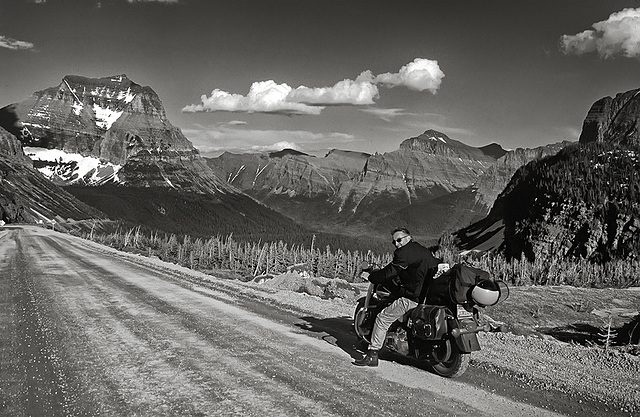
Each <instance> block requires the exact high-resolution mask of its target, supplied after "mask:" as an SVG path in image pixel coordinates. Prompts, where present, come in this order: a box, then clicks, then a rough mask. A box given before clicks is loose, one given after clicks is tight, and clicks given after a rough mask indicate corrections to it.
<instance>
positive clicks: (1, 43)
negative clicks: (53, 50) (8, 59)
mask: <svg viewBox="0 0 640 417" xmlns="http://www.w3.org/2000/svg"><path fill="white" fill-rule="evenodd" d="M0 47H1V48H7V49H33V44H32V43H31V42H25V41H19V40H17V39H12V38H9V37H7V36H2V35H0Z"/></svg>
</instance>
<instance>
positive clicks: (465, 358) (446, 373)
mask: <svg viewBox="0 0 640 417" xmlns="http://www.w3.org/2000/svg"><path fill="white" fill-rule="evenodd" d="M437 354H441V355H442V356H441V357H443V358H444V360H441V361H438V362H436V363H434V364H432V365H431V368H432V369H433V371H434V372H435V373H436V374H438V375H440V376H443V377H445V378H457V377H459V376H461V375H462V374H464V373H465V371H466V370H467V368H469V362H470V360H471V358H470V356H471V355H469V354H465V353H461V352H460V349H458V345H457V344H456V343H455V342H452V341H450V340H447V341H445V343H444V344H443V346H442V347H441V348H440V349H439V351H438V352H437Z"/></svg>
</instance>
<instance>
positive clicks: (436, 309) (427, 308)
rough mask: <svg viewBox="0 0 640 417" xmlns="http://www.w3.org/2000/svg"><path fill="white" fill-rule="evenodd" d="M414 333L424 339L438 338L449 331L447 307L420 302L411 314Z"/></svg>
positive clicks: (410, 319) (410, 318) (410, 323)
mask: <svg viewBox="0 0 640 417" xmlns="http://www.w3.org/2000/svg"><path fill="white" fill-rule="evenodd" d="M408 327H409V328H410V329H411V332H412V335H413V336H414V337H417V338H419V339H423V340H438V339H441V338H442V336H443V335H444V334H445V333H447V308H446V307H442V306H434V305H429V304H419V305H418V306H417V307H416V308H414V309H413V310H412V311H411V313H410V315H409V325H408Z"/></svg>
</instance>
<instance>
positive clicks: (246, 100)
mask: <svg viewBox="0 0 640 417" xmlns="http://www.w3.org/2000/svg"><path fill="white" fill-rule="evenodd" d="M291 91H292V88H291V87H289V86H288V85H287V84H276V82H275V81H273V80H269V81H260V82H254V83H253V84H252V85H251V88H250V89H249V94H247V96H246V97H245V96H243V95H241V94H231V93H227V92H226V91H222V90H220V89H217V88H216V89H215V90H213V91H212V92H211V96H209V97H207V96H206V95H202V96H201V97H200V99H201V100H202V104H190V105H188V106H185V107H184V108H183V109H182V111H183V112H185V113H195V112H213V111H228V112H246V113H254V112H260V113H276V114H287V115H298V114H313V115H318V114H320V112H321V111H322V109H323V108H322V107H315V106H308V105H306V104H304V103H296V102H291V101H288V100H287V96H288V95H289V93H290V92H291Z"/></svg>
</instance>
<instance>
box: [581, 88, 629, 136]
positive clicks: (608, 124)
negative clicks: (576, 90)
mask: <svg viewBox="0 0 640 417" xmlns="http://www.w3.org/2000/svg"><path fill="white" fill-rule="evenodd" d="M639 93H640V89H636V90H631V91H627V92H625V93H620V94H617V95H616V97H615V98H611V97H604V98H602V99H600V100H598V101H596V102H595V103H594V104H593V106H591V109H590V110H589V113H587V117H586V118H585V120H584V123H583V125H582V133H581V134H580V140H579V141H580V143H589V142H609V143H620V144H626V143H636V144H637V143H640V95H639Z"/></svg>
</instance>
